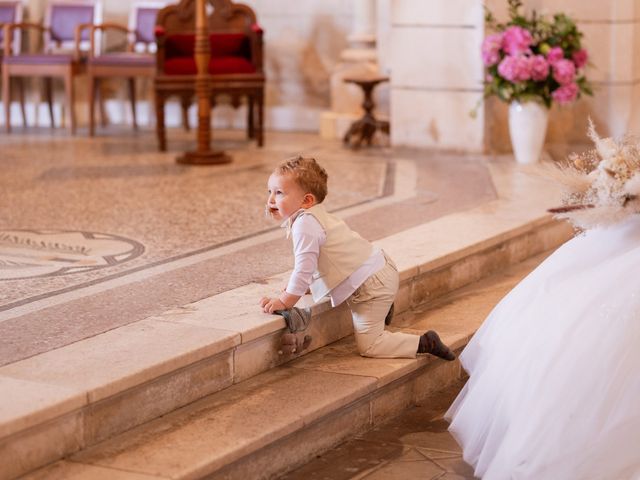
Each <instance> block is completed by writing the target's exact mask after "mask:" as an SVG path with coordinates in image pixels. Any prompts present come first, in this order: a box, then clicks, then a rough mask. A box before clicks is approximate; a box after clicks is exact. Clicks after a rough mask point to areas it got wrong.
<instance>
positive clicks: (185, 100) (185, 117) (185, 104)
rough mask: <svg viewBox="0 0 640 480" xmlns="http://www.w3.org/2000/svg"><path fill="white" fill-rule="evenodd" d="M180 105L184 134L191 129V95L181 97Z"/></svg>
mask: <svg viewBox="0 0 640 480" xmlns="http://www.w3.org/2000/svg"><path fill="white" fill-rule="evenodd" d="M180 103H181V105H182V127H183V128H184V131H185V132H188V131H190V130H191V127H190V126H189V107H190V106H191V95H190V94H187V95H182V97H180Z"/></svg>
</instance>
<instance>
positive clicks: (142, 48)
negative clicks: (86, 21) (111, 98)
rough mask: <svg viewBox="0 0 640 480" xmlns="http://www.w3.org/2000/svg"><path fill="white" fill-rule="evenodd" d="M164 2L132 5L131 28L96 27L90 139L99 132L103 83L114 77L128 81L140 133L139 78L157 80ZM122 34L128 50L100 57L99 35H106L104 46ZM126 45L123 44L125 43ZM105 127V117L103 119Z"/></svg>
mask: <svg viewBox="0 0 640 480" xmlns="http://www.w3.org/2000/svg"><path fill="white" fill-rule="evenodd" d="M164 5H166V4H165V3H163V2H136V3H134V4H133V5H132V8H131V14H130V16H129V25H128V27H127V26H124V25H119V24H114V23H104V24H100V25H92V26H91V27H90V28H91V46H90V48H89V57H88V59H87V77H88V81H89V135H90V136H93V135H94V132H95V102H96V92H99V91H100V83H99V82H100V80H101V79H104V78H110V77H122V78H126V79H127V81H128V87H129V100H130V102H131V113H132V118H133V128H134V130H137V128H138V123H137V121H136V96H135V95H136V94H135V78H136V77H149V78H150V77H153V76H154V75H155V73H156V58H155V53H154V52H153V50H154V49H155V44H156V39H155V36H154V28H155V23H156V16H157V14H158V11H159V10H160V8H162V7H163V6H164ZM111 33H114V34H120V35H121V36H124V37H125V42H124V49H122V48H121V49H120V51H108V52H97V53H96V51H97V50H96V45H95V43H96V41H97V39H98V38H99V37H98V34H103V35H104V38H103V44H104V43H106V41H105V40H107V35H110V34H111ZM121 43H122V42H121ZM122 50H124V51H122ZM103 123H104V116H103Z"/></svg>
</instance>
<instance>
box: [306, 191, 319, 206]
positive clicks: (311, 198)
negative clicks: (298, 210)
mask: <svg viewBox="0 0 640 480" xmlns="http://www.w3.org/2000/svg"><path fill="white" fill-rule="evenodd" d="M316 203H318V202H317V201H316V196H315V195H314V194H313V193H306V194H305V196H304V197H302V204H303V205H304V206H305V207H306V208H309V207H313V206H314V205H315V204H316Z"/></svg>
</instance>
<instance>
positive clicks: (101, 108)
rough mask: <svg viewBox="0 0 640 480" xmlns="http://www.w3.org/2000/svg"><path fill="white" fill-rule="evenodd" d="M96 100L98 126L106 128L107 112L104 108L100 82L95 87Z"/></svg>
mask: <svg viewBox="0 0 640 480" xmlns="http://www.w3.org/2000/svg"><path fill="white" fill-rule="evenodd" d="M96 98H97V100H98V110H99V111H100V126H101V127H102V128H107V123H108V121H107V111H106V109H105V106H104V92H103V91H102V84H101V83H100V82H98V84H97V85H96Z"/></svg>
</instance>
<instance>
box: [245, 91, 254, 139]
mask: <svg viewBox="0 0 640 480" xmlns="http://www.w3.org/2000/svg"><path fill="white" fill-rule="evenodd" d="M253 107H254V101H253V95H248V96H247V137H249V138H250V139H252V138H255V136H256V131H255V125H254V119H253Z"/></svg>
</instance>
